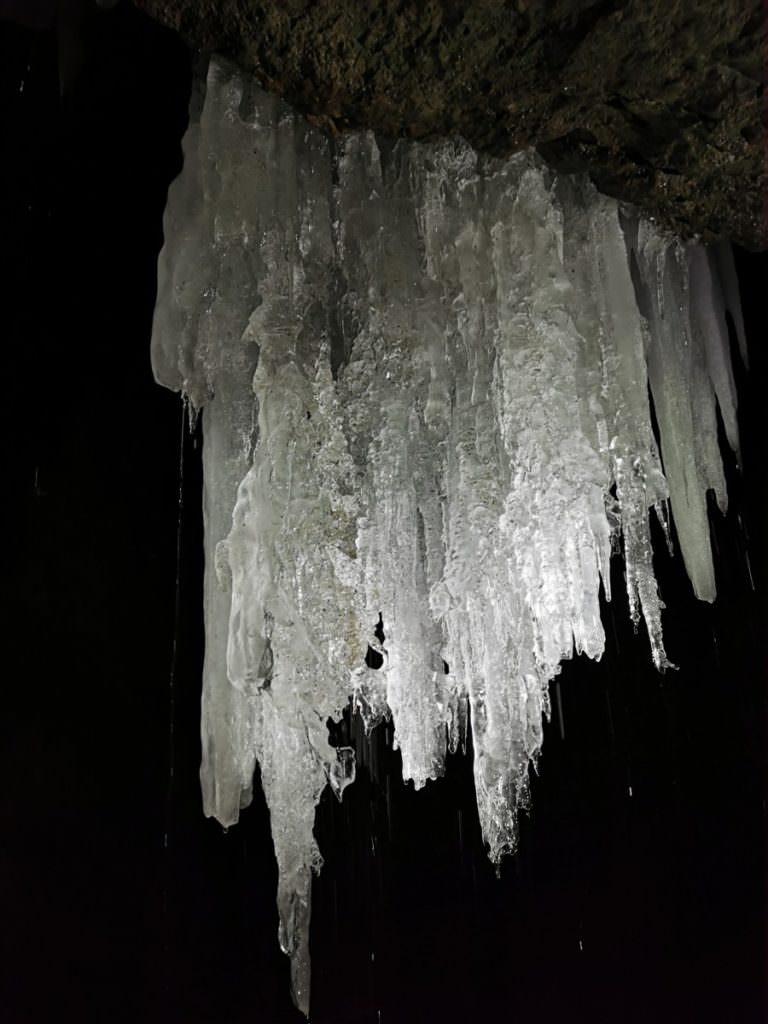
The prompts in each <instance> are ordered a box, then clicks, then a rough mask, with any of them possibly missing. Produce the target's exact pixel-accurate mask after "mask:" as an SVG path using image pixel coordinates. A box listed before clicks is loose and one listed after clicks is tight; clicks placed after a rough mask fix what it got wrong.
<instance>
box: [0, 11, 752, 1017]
mask: <svg viewBox="0 0 768 1024" xmlns="http://www.w3.org/2000/svg"><path fill="white" fill-rule="evenodd" d="M44 21H45V19H43V22H42V23H43V24H44ZM58 35H59V39H60V38H61V32H59V34H58ZM77 38H78V43H77V47H76V52H75V53H74V56H71V55H70V56H71V59H69V61H68V62H67V64H66V67H67V74H66V76H65V81H64V82H63V87H64V95H63V96H62V95H61V82H60V76H59V72H58V70H57V68H58V66H59V60H58V57H57V52H58V48H59V47H58V43H57V33H56V31H55V29H54V28H51V29H49V30H42V31H40V30H38V31H36V32H32V31H29V30H26V29H22V28H21V27H18V26H16V25H12V24H9V23H2V24H0V104H1V105H2V108H1V109H2V114H1V115H0V116H1V118H2V120H1V121H0V131H1V133H2V134H1V135H0V140H1V141H0V145H1V146H2V150H1V151H0V152H1V153H2V157H1V160H0V166H1V167H2V171H1V173H2V189H1V191H0V211H1V216H2V220H1V222H0V231H1V234H0V253H1V256H0V258H1V259H2V267H0V287H1V288H2V298H3V302H2V315H1V316H0V338H1V339H2V353H3V392H4V394H3V402H2V406H3V413H4V417H5V419H6V425H5V428H4V430H3V433H2V437H3V441H4V445H3V449H4V454H3V463H2V470H3V471H2V479H3V483H4V500H3V506H4V508H5V510H6V512H7V513H8V516H9V523H8V527H7V529H6V531H5V538H6V540H5V543H4V551H3V556H2V557H3V562H4V565H5V571H4V574H3V575H4V582H5V584H6V586H5V587H4V593H5V595H6V597H7V604H6V611H5V613H4V615H3V622H4V625H5V627H6V629H7V633H6V634H5V635H6V640H5V643H4V652H5V654H6V655H7V656H4V657H3V658H2V714H0V731H1V742H2V745H1V747H0V758H1V763H0V801H1V802H0V807H1V808H2V822H0V900H1V903H2V905H1V906H0V935H1V939H0V941H1V942H2V948H0V965H1V966H0V984H1V986H2V987H1V988H0V1018H2V1020H4V1021H5V1020H7V1021H9V1022H12V1024H17V1022H25V1021H29V1022H38V1021H60V1020H81V1021H104V1022H110V1024H118V1022H123V1021H138V1022H143V1021H148V1022H149V1021H155V1020H157V1021H161V1020H162V1021H179V1022H198V1021H199V1022H202V1021H206V1022H208V1021H210V1022H216V1024H233V1022H240V1021H242V1022H245V1021H249V1022H253V1021H264V1022H297V1021H300V1019H301V1018H300V1016H299V1015H298V1014H297V1012H296V1011H295V1010H294V1009H293V1007H292V1006H291V1004H290V999H289V995H288V963H287V960H286V959H285V958H284V957H283V956H282V954H281V953H280V952H279V949H278V946H277V914H276V910H275V907H274V896H275V886H276V867H275V862H274V858H273V855H272V849H271V842H270V837H269V826H268V815H267V812H266V808H265V806H264V803H263V798H262V797H261V796H260V793H259V790H258V787H257V797H256V800H255V802H254V806H253V807H252V808H251V809H250V810H249V811H247V812H246V813H245V814H244V816H243V820H242V822H241V823H240V825H238V826H237V828H235V829H231V830H230V831H229V832H228V833H227V834H224V832H223V830H222V829H221V828H220V827H219V826H218V825H216V824H215V823H214V822H212V821H207V820H205V819H204V818H203V816H202V810H201V804H200V797H199V789H198V778H197V772H198V764H199V756H200V748H199V731H198V729H199V727H198V715H199V690H200V672H201V660H202V621H201V583H202V555H201V535H202V516H201V511H200V487H201V479H200V464H199V447H198V438H197V436H191V435H189V434H188V433H187V434H185V435H184V440H183V462H184V478H183V486H182V489H181V490H182V498H183V508H182V509H181V515H180V514H179V512H180V510H179V466H180V455H181V454H182V453H180V451H179V448H180V439H181V437H182V433H181V415H182V412H181V405H180V402H179V399H178V396H175V395H171V394H170V393H168V392H166V391H164V390H163V389H161V388H159V387H158V386H157V385H155V384H154V382H153V379H152V374H151V370H150V365H149V336H150V328H151V317H152V308H153V304H154V289H155V271H156V258H157V252H158V250H159V247H160V245H161V242H162V223H161V217H162V210H163V206H164V202H165V194H166V190H167V186H168V183H169V181H170V180H171V179H172V177H173V176H174V175H175V174H176V173H178V171H179V169H180V166H181V151H180V138H181V135H182V133H183V130H184V127H185V121H186V110H187V102H188V97H189V88H190V68H189V58H188V57H187V56H186V54H185V51H184V49H183V47H182V46H181V44H180V43H179V42H178V40H177V39H175V37H174V36H172V35H171V34H170V33H168V32H166V31H164V30H162V29H160V28H158V27H157V26H156V25H154V24H153V23H151V22H149V21H148V20H146V19H145V18H143V17H142V16H140V15H139V14H138V13H136V12H135V11H134V10H133V9H132V8H131V7H130V6H129V5H127V4H125V3H123V4H120V5H118V7H117V8H116V9H115V10H114V11H111V12H109V13H106V12H99V13H96V12H94V13H92V14H90V15H89V16H88V17H85V18H84V19H83V20H82V21H81V23H80V24H79V25H78V37H77ZM737 258H738V267H739V271H740V275H741V284H742V290H743V298H744V306H745V315H746V318H747V323H748V329H749V334H750V349H751V362H752V367H751V372H750V374H749V375H746V374H745V373H744V372H743V371H740V373H739V384H740V394H741V427H742V432H743V443H744V469H743V473H742V474H738V473H737V472H736V469H735V467H734V465H733V463H732V460H731V463H730V464H729V480H730V491H731V499H732V503H731V511H730V513H729V515H728V517H727V518H726V519H722V518H721V517H719V516H715V517H714V523H715V539H716V545H717V549H718V559H717V575H718V590H719V597H718V600H717V602H716V604H715V605H714V606H713V607H709V606H705V605H701V604H698V603H697V602H696V601H695V600H694V599H693V597H692V594H691V590H690V586H689V584H688V582H687V579H686V577H685V575H684V572H683V569H682V565H681V561H680V559H679V557H678V558H676V559H670V558H669V557H668V556H667V554H666V553H665V551H664V548H663V545H657V551H658V555H657V568H658V576H659V579H660V583H661V589H662V595H663V597H664V599H665V601H666V603H667V605H668V608H669V610H668V612H667V613H666V614H665V619H664V627H665V635H666V640H667V648H668V652H669V654H670V657H671V659H672V660H673V661H674V662H676V663H677V664H678V665H679V666H680V670H679V671H678V672H672V673H668V674H667V675H666V676H660V675H657V674H656V673H655V672H654V670H653V669H652V667H651V664H650V657H649V652H648V644H647V637H646V636H645V635H644V633H643V632H642V630H641V632H640V635H639V636H634V635H633V632H632V629H631V626H630V625H629V624H628V616H627V610H626V600H625V598H624V596H623V579H622V576H621V567H620V565H619V564H616V565H615V566H614V577H615V578H614V581H613V582H614V593H615V595H616V597H615V599H614V603H613V605H612V606H611V607H609V609H607V611H606V622H607V624H608V628H607V634H608V647H607V651H606V654H605V656H604V658H603V660H602V661H601V662H600V663H599V664H593V663H590V662H587V661H586V660H585V659H577V661H575V662H574V663H572V664H568V665H566V666H565V668H564V670H563V672H562V675H561V676H560V678H559V680H558V682H557V684H556V686H557V688H558V689H559V701H560V704H561V705H562V715H561V714H560V713H559V712H558V698H557V692H555V693H554V694H553V696H554V698H555V699H554V701H553V703H554V704H555V713H554V715H553V719H552V722H551V723H550V724H549V725H548V727H547V729H546V739H545V744H544V753H543V757H542V759H541V762H540V767H539V775H538V776H537V777H536V778H535V780H534V785H533V809H532V812H531V815H530V816H529V817H528V818H526V819H524V820H523V822H522V825H521V842H520V850H519V853H518V854H517V855H516V856H515V857H514V858H510V859H509V860H507V861H506V862H505V863H504V865H503V868H502V871H501V876H500V878H499V879H497V878H496V877H495V875H494V872H493V869H492V868H491V866H490V864H489V863H488V862H487V859H486V857H485V854H484V852H483V849H482V843H481V839H480V833H479V826H478V822H477V816H476V812H475V809H474V793H473V784H472V777H471V762H470V760H469V758H468V757H463V756H460V755H459V756H456V757H454V758H452V759H451V760H450V762H449V765H448V771H447V776H446V778H445V779H444V780H442V781H441V782H439V783H436V784H430V785H429V786H428V787H427V788H426V789H425V790H423V791H421V792H420V793H414V792H413V790H412V789H411V788H410V787H405V786H403V785H402V783H401V782H400V780H399V755H397V754H395V753H393V752H392V750H391V734H390V733H389V732H388V731H387V730H386V729H380V730H378V731H377V733H376V734H375V735H374V737H373V739H372V741H371V742H370V743H368V742H367V741H364V740H363V738H362V736H361V735H360V731H359V728H358V727H357V726H356V725H355V724H354V723H352V725H351V727H350V728H351V731H352V734H353V738H354V740H355V742H356V743H357V745H358V760H359V761H360V762H362V764H361V767H360V769H359V772H358V780H357V782H356V783H355V785H354V786H353V787H351V788H350V789H348V790H347V793H346V795H345V798H344V803H343V805H338V804H337V803H336V802H335V800H333V799H332V798H330V797H329V796H328V794H326V795H325V796H324V798H323V800H322V802H321V805H320V808H319V811H318V820H317V830H316V831H317V836H318V840H319V843H320V846H321V849H322V850H323V852H324V854H325V857H326V865H325V868H324V870H323V872H322V874H321V875H320V877H319V879H318V880H317V882H316V884H315V888H314V907H313V924H312V956H313V1009H312V1020H313V1022H317V1024H325V1022H327V1024H347V1022H348V1024H366V1022H371V1024H378V1021H379V1020H380V1021H381V1022H383V1024H410V1022H422V1021H433V1020H434V1021H450V1022H452V1021H466V1020H472V1021H523V1020H528V1019H536V1020H538V1021H543V1022H549V1021H552V1022H558V1024H560V1022H563V1021H570V1022H582V1021H583V1022H585V1024H587V1022H589V1024H603V1022H604V1024H614V1022H638V1024H639V1022H645V1021H670V1022H672V1021H675V1022H713V1024H715V1022H716V1024H726V1022H728V1024H731V1022H732V1024H757V1022H759V1021H763V1020H766V1019H768V1014H766V1001H765V995H766V988H765V971H764V957H765V941H764V939H765V936H764V923H765V916H766V909H767V904H766V894H765V888H764V879H765V760H764V726H765V721H766V718H765V700H764V689H765V678H766V674H765V666H766V656H765V653H764V652H765V649H766V648H765V646H764V644H765V639H764V635H765V632H766V617H765V610H766V609H765V589H764V587H765V571H764V569H765V564H766V562H765V523H766V512H767V511H768V509H767V508H766V487H765V482H766V472H765V462H764V458H765V455H764V443H765V439H766V437H768V432H767V431H766V401H765V399H764V397H763V391H764V390H765V384H766V381H767V380H768V377H767V375H766V357H765V344H764V342H765V332H766V326H767V320H768V317H767V316H766V310H765V300H764V296H765V294H766V289H767V288H768V263H767V262H766V258H765V256H762V255H761V256H756V255H750V254H747V253H743V252H738V253H737ZM179 522H180V527H179ZM177 532H178V537H177ZM177 540H178V541H180V545H181V559H180V562H179V563H178V564H179V565H180V571H179V579H178V586H177ZM747 555H749V558H750V559H751V566H752V575H753V578H754V583H755V587H756V590H753V589H752V586H751V584H750V576H749V572H748V569H747V561H746V558H747ZM4 632H5V631H4ZM174 643H175V644H176V651H177V653H176V657H175V661H174V655H173V650H174ZM174 665H175V668H174V669H173V671H172V666H174ZM172 697H173V700H172V699H171V698H172ZM171 723H172V724H173V736H172V737H171V728H170V726H171ZM345 728H347V727H345ZM171 762H172V763H173V769H174V770H173V775H172V777H171V773H170V770H169V767H170V764H171ZM166 837H167V840H166ZM379 1015H380V1016H379Z"/></svg>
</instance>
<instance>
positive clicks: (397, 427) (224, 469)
mask: <svg viewBox="0 0 768 1024" xmlns="http://www.w3.org/2000/svg"><path fill="white" fill-rule="evenodd" d="M184 152H185V163H184V171H183V173H182V175H181V177H180V178H179V179H178V180H177V181H176V182H175V183H174V184H173V186H172V188H171V191H170V193H169V199H168V207H167V211H166V221H165V227H166V243H165V247H164V249H163V252H162V254H161V257H160V270H159V294H158V304H157V310H156V314H155V325H154V334H153V365H154V368H155V373H156V376H157V378H158V380H159V381H160V382H161V383H164V384H166V385H168V386H169V387H172V388H176V389H179V390H182V391H183V392H184V393H185V394H186V395H187V396H188V397H189V398H190V400H191V401H192V403H193V404H194V406H195V407H197V408H199V407H200V406H203V405H205V411H204V414H203V417H204V418H203V425H204V439H205V440H204V472H205V496H204V502H205V521H206V538H205V549H206V579H205V615H206V637H207V650H206V661H205V668H204V683H203V711H202V733H203V764H202V768H201V779H202V784H203V794H204V805H205V812H206V814H208V815H213V816H215V817H216V818H218V819H219V820H220V821H221V822H222V823H223V824H225V825H228V824H231V823H232V822H234V821H236V820H237V817H238V813H239V809H240V808H241V807H242V806H244V805H245V804H246V803H247V802H248V801H249V799H250V792H251V784H252V778H253V772H254V766H255V763H256V762H258V764H259V765H260V768H261V779H262V785H263V788H264V792H265V795H266V798H267V802H268V805H269V808H270V813H271V820H272V834H273V839H274V843H275V852H276V856H277V861H278V866H279V892H278V906H279V912H280V941H281V945H282V947H283V949H284V950H285V951H286V952H287V953H289V954H290V956H291V960H292V977H293V989H294V998H295V1000H296V1003H297V1005H298V1006H299V1007H300V1008H301V1009H302V1010H303V1011H304V1012H305V1013H306V1012H308V1008H309V950H308V946H309V915H310V895H311V872H312V871H313V870H317V869H318V868H319V865H320V863H321V858H320V854H319V851H318V850H317V847H316V844H315V841H314V837H313V834H312V828H313V821H314V812H315V807H316V804H317V802H318V800H319V797H320V794H321V792H322V790H323V788H324V787H325V785H326V784H327V783H330V784H331V785H332V786H333V788H334V790H335V791H336V793H337V795H338V796H339V797H340V796H341V792H342V790H343V789H344V787H345V785H347V784H348V783H349V782H350V781H352V779H353V778H354V752H353V751H351V750H349V749H342V750H335V749H334V748H332V747H331V746H330V744H329V741H328V729H327V721H328V719H329V718H334V719H338V718H339V717H340V715H341V714H342V711H343V709H344V708H345V706H346V705H347V703H348V701H349V699H350V698H352V700H353V701H354V704H355V706H356V707H357V708H358V710H359V711H360V712H361V714H362V715H363V717H364V719H365V722H366V725H367V726H368V727H371V726H372V725H374V724H375V723H376V722H377V721H378V720H380V719H381V718H382V717H383V716H384V715H391V716H392V718H393V720H394V725H395V737H396V742H397V744H398V746H399V748H400V750H401V753H402V759H403V776H404V778H405V779H410V780H412V781H413V782H414V784H415V786H416V787H420V786H423V785H424V784H425V783H426V781H427V780H428V779H434V778H436V777H438V776H439V775H440V774H441V773H442V770H443V763H444V759H445V755H446V751H447V750H448V749H451V750H454V749H456V748H457V746H459V745H460V744H461V743H462V742H463V740H464V738H465V732H466V723H467V717H468V711H469V713H470V714H471V720H472V730H473V745H474V774H475V785H476V793H477V803H478V809H479V813H480V821H481V824H482V829H483V835H484V838H485V840H486V842H487V844H488V848H489V854H490V856H491V858H492V859H493V860H494V861H498V860H499V859H500V858H501V857H502V856H503V854H504V853H506V852H509V851H511V850H513V849H514V845H515V834H516V816H517V813H518V811H519V809H520V807H521V806H524V805H525V803H526V800H527V793H528V772H529V765H530V763H531V761H533V760H535V758H536V757H537V755H538V752H539V750H540V747H541V740H542V720H543V717H544V716H545V715H547V714H548V713H549V692H548V686H549V683H550V681H551V680H552V679H553V678H554V676H555V675H556V674H557V673H558V671H559V668H560V664H561V662H562V661H563V659H565V658H569V657H571V656H572V655H573V652H574V650H576V651H577V652H583V653H584V654H586V655H588V656H589V657H591V658H599V657H600V656H601V654H602V652H603V647H604V633H603V626H602V622H601V618H600V591H601V585H602V589H603V593H604V595H605V597H606V598H608V599H610V592H609V585H610V584H609V562H610V558H611V555H612V553H616V552H621V554H622V555H623V558H624V564H625V570H626V580H627V590H628V594H629V603H630V609H631V614H632V617H633V619H634V620H635V623H636V624H638V623H639V622H640V620H641V619H642V620H643V621H644V623H645V626H646V628H647V632H648V636H649V639H650V648H651V655H652V657H653V660H654V662H655V664H656V665H657V667H658V668H659V669H664V668H665V667H666V666H667V665H668V664H669V663H668V661H667V658H666V654H665V652H664V645H663V638H662V627H661V610H662V607H663V605H662V602H661V600H660V597H659V593H658V588H657V585H656V580H655V577H654V572H653V554H652V546H651V533H650V522H649V515H650V514H654V515H656V516H658V518H659V519H660V521H661V523H662V525H663V526H664V528H665V529H666V530H667V532H668V536H669V524H668V511H667V506H668V503H671V508H672V513H673V516H674V519H675V524H676V528H677V536H678V538H679V542H680V547H681V550H682V554H683V558H684V560H685V565H686V567H687V570H688V573H689V576H690V578H691V582H692V585H693V588H694V591H695V593H696V594H697V595H698V596H699V597H701V598H703V599H705V600H709V601H711V600H713V599H714V597H715V583H714V573H713V568H712V556H711V551H710V541H709V526H708V520H707V505H706V502H707V493H708V491H710V490H711V491H713V492H714V494H715V497H716V500H717V502H718V504H719V506H720V508H721V509H724V508H725V503H726V490H725V481H724V476H723V470H722V465H721V461H720V453H719V449H718V438H717V413H716V409H717V407H719V409H720V414H721V417H722V420H723V424H724V426H725V430H726V433H727V436H728V440H729V442H730V444H731V445H732V447H734V449H737V448H738V436H737V428H736V395H735V389H734V385H733V377H732V373H731V367H730V359H729V349H728V332H727V327H726V320H725V311H726V308H728V310H729V311H730V312H731V315H732V318H733V321H734V325H735V327H736V331H737V334H738V336H739V338H740V340H741V338H742V336H743V329H742V324H741V318H740V312H739V308H738V292H737V286H736V282H735V274H734V271H733V265H732V259H731V257H730V253H729V251H726V250H725V249H721V250H720V251H718V252H716V253H710V252H707V251H705V250H703V249H701V248H697V247H690V246H689V247H687V248H686V247H684V246H683V245H681V244H680V243H679V242H678V241H676V240H675V239H670V238H668V237H663V236H661V235H660V234H659V233H658V232H657V231H656V229H655V228H654V226H653V225H652V224H650V223H648V222H646V221H642V220H638V218H637V217H636V216H635V214H634V213H633V212H632V211H626V210H624V211H620V210H619V208H618V206H617V204H616V203H615V202H614V201H613V200H610V199H607V198H606V197H604V196H601V195H599V194H598V193H597V192H596V191H595V190H594V188H592V186H591V185H590V184H589V183H588V182H587V181H585V180H582V179H571V178H557V177H555V176H554V175H553V174H552V173H551V172H550V171H549V170H548V169H547V168H546V167H545V166H544V165H543V164H542V163H541V161H540V160H538V159H537V158H536V157H535V156H534V155H532V154H522V155H519V156H517V157H515V158H513V159H511V160H508V161H505V162H502V161H499V160H493V159H490V158H486V157H481V156H478V155H477V154H476V153H474V152H473V151H472V150H471V149H470V148H469V147H468V146H466V145H464V144H462V143H446V144H442V145H432V146H427V145H414V144H409V143H406V142H399V143H397V144H391V143H387V144H385V143H383V142H382V143H380V142H377V140H376V139H375V138H374V137H373V136H372V135H370V134H367V135H366V134H364V135H357V136H349V137H346V138H345V139H344V140H336V141H332V140H329V139H328V138H327V137H326V136H324V135H322V134H321V133H319V132H318V131H315V130H313V129H312V128H310V127H309V126H308V125H307V124H306V123H305V122H304V121H303V120H302V119H301V118H299V117H297V116H295V115H294V114H292V113H291V112H290V110H289V109H288V108H287V107H285V106H284V105H283V104H282V103H281V102H280V101H277V100H275V99H273V98H270V97H268V96H266V95H264V94H262V93H260V92H258V90H256V89H255V88H254V87H253V85H252V83H251V82H250V81H249V80H248V79H246V78H244V77H241V76H240V74H239V73H237V72H234V71H233V70H232V69H229V68H228V67H226V66H224V65H222V64H219V63H217V62H214V63H213V64H212V66H211V71H210V74H209V81H208V92H207V96H206V100H205V106H204V108H203V111H202V115H201V117H200V120H199V122H198V123H193V124H191V126H190V128H189V131H188V133H187V137H186V139H185V143H184ZM649 386H650V391H651V393H652V395H653V401H654V405H655V411H656V417H657V422H658V427H659V435H660V447H661V452H659V450H658V448H657V444H656V440H655V437H654V432H653V428H652V419H651V409H650V402H649ZM256 439H258V440H256ZM254 442H255V443H254ZM662 460H663V468H662ZM380 615H381V618H382V622H383V631H384V640H383V642H382V641H381V640H380V638H379V637H378V636H377V635H376V634H375V633H374V630H375V627H376V624H377V623H378V622H379V616H380ZM369 645H370V646H371V647H373V648H374V649H375V650H377V651H379V652H380V654H381V655H382V657H383V665H382V668H381V669H380V670H373V669H369V668H366V666H365V663H364V657H365V652H366V649H367V647H368V646H369Z"/></svg>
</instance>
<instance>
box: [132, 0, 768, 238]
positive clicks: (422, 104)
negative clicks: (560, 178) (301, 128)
mask: <svg viewBox="0 0 768 1024" xmlns="http://www.w3.org/2000/svg"><path fill="white" fill-rule="evenodd" d="M136 2H137V6H138V7H140V8H142V9H143V10H145V11H147V12H148V13H150V14H151V15H152V16H154V17H155V18H157V19H159V20H160V21H162V22H164V23H165V24H166V25H169V26H171V27H173V28H175V29H177V30H178V31H179V32H180V33H181V35H182V36H183V38H184V39H185V40H186V41H187V43H188V44H189V45H190V46H191V47H192V48H193V50H194V51H196V52H197V53H198V54H200V55H204V54H205V53H208V52H211V51H213V50H216V51H218V52H221V53H224V54H225V55H228V56H230V57H233V58H235V59H236V60H237V61H238V62H239V63H240V64H241V65H243V66H244V67H246V68H249V69H251V70H252V71H253V72H254V74H255V76H256V78H257V80H258V81H259V83H260V84H261V85H262V86H264V87H265V88H267V89H268V90H270V91H272V92H276V93H278V94H280V95H282V96H284V97H285V98H286V99H288V100H289V101H290V102H291V103H292V104H294V105H295V106H296V107H298V108H299V109H300V110H302V111H304V112H305V113H306V114H308V115H309V116H310V119H311V120H313V121H314V122H315V123H319V124H321V125H323V126H325V127H327V129H328V130H330V131H332V132H341V131H345V130H347V129H353V128H371V129H373V130H375V131H377V132H379V133H381V134H383V135H389V136H401V135H406V136H410V137H413V138H418V139H433V138H436V137H441V136H447V135H453V134H456V133H458V134H461V135H463V136H464V137H465V138H466V139H468V140H469V141H470V142H471V143H472V144H473V145H474V146H475V147H476V148H478V149H481V150H485V151H490V152H493V153H496V154H508V153H511V152H513V151H516V150H519V149H523V148H525V147H528V146H537V147H538V148H539V149H540V151H541V153H542V154H543V155H544V156H545V157H546V158H547V159H548V160H549V162H550V163H552V164H554V165H555V166H556V167H558V168H559V169H561V170H584V169H587V170H589V172H590V174H591V175H592V178H593V180H594V181H595V183H596V184H597V186H598V187H599V188H600V189H601V190H602V191H604V192H606V193H607V194H609V195H613V196H616V197H617V198H620V199H624V200H627V201H629V202H632V203H636V204H637V205H639V206H640V207H641V208H643V209H644V210H645V211H646V212H648V213H649V214H651V215H652V216H655V217H657V218H658V219H659V220H660V221H661V222H662V223H664V224H666V225H669V226H670V227H672V228H674V229H675V230H677V231H679V232H681V233H682V234H683V235H686V236H691V235H699V236H701V237H702V238H704V239H710V238H713V237H727V238H730V239H731V240H732V241H735V242H737V243H739V244H741V245H743V246H745V247H747V248H750V249H761V248H764V247H765V246H766V238H767V237H768V229H767V227H766V217H765V211H764V198H763V197H764V193H765V146H764V120H765V117H766V114H765V107H764V103H763V99H762V93H763V84H762V81H763V75H764V55H763V45H764V28H765V15H764V13H763V10H762V5H761V4H760V3H759V2H758V0H697V2H696V3H691V0H552V2H547V3H537V2H532V0H472V2H469V3H466V2H465V3H460V2H457V0H423V2H417V0H378V2H376V3H370V2H365V3H361V2H360V0H223V2H213V0H204V2H195V3H193V2H191V0H136Z"/></svg>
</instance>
